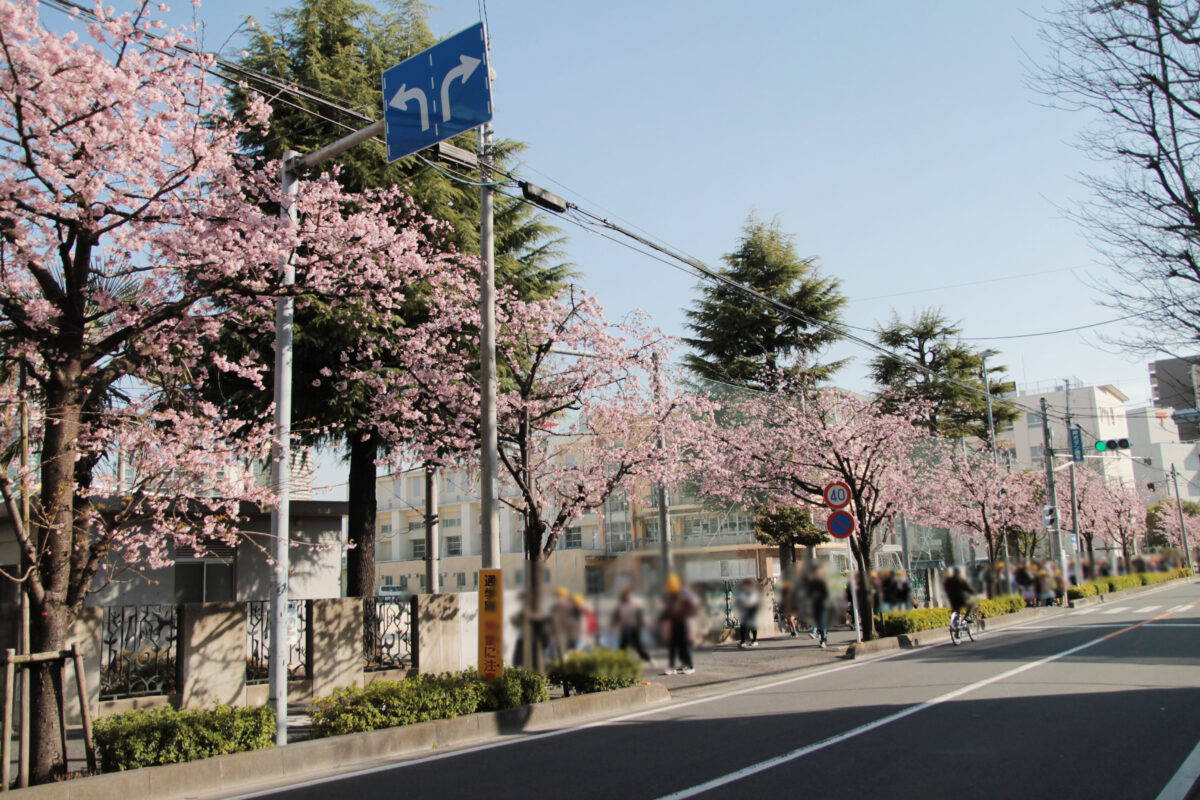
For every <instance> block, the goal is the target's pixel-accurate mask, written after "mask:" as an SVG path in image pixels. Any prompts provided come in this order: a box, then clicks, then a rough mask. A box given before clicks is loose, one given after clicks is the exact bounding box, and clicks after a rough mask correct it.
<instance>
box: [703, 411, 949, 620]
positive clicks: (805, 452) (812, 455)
mask: <svg viewBox="0 0 1200 800" xmlns="http://www.w3.org/2000/svg"><path fill="white" fill-rule="evenodd" d="M914 418H915V415H914V414H911V413H903V410H900V411H898V412H897V413H888V412H885V411H883V410H881V408H880V406H879V404H878V402H877V401H875V400H868V399H864V398H862V397H859V396H857V395H855V394H852V393H850V392H847V391H843V390H837V389H824V390H820V391H810V392H806V393H804V394H796V395H789V394H768V393H755V394H746V395H743V396H741V397H728V396H727V397H726V398H723V399H722V400H721V408H720V411H719V413H718V417H717V424H714V425H713V427H712V428H711V429H710V431H709V432H708V436H707V437H706V439H705V447H704V451H705V455H704V462H703V463H704V466H703V468H702V469H701V470H700V473H699V474H700V482H701V491H702V492H703V493H704V494H705V495H707V496H709V497H714V498H721V499H725V500H730V501H733V502H736V503H747V502H749V503H763V502H773V503H784V504H796V503H801V504H805V505H808V506H810V507H814V508H817V507H821V504H822V491H823V489H824V486H825V484H826V483H827V482H828V481H831V480H842V481H844V482H845V483H846V484H847V485H848V486H849V487H850V497H851V503H850V507H849V508H848V509H847V510H849V511H850V512H851V513H852V514H853V515H854V517H855V520H856V522H857V526H856V532H855V534H854V536H853V537H852V538H851V540H850V541H851V550H852V552H853V555H854V559H855V562H856V564H857V569H858V570H859V571H860V573H862V574H866V573H867V572H869V571H870V569H871V561H872V557H873V556H874V554H875V553H876V552H877V551H878V549H879V547H880V546H881V545H882V537H881V535H880V532H881V531H882V530H884V529H886V527H887V524H888V523H890V522H891V521H892V520H893V519H894V518H895V517H896V515H897V514H900V513H903V512H906V511H909V510H912V509H913V507H914V506H913V498H914V491H913V486H914V482H915V481H916V480H918V479H919V478H918V477H917V476H916V475H915V474H914V468H915V467H916V465H917V462H916V461H915V460H914V454H915V453H916V451H917V449H918V448H919V447H920V445H921V444H922V443H924V442H925V441H926V440H927V438H928V434H927V433H926V432H925V431H923V430H922V429H921V428H919V427H917V426H916V425H914V424H913V419H914ZM823 516H824V515H821V516H820V517H819V518H820V519H822V521H823ZM867 595H868V596H867V597H866V599H865V607H864V608H862V609H860V611H861V613H862V618H863V619H871V618H873V616H874V612H875V609H874V608H873V607H872V605H871V598H870V593H869V592H868V593H867ZM863 635H864V637H866V638H868V639H870V638H873V636H874V629H873V627H872V626H870V625H864V626H863Z"/></svg>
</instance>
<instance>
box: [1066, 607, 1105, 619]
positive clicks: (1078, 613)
mask: <svg viewBox="0 0 1200 800" xmlns="http://www.w3.org/2000/svg"><path fill="white" fill-rule="evenodd" d="M1099 610H1100V606H1088V607H1087V608H1081V609H1078V610H1075V611H1072V612H1071V616H1073V617H1082V616H1083V615H1084V614H1094V613H1095V612H1097V611H1099Z"/></svg>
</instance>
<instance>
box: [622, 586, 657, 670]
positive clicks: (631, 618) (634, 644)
mask: <svg viewBox="0 0 1200 800" xmlns="http://www.w3.org/2000/svg"><path fill="white" fill-rule="evenodd" d="M613 627H614V628H616V629H617V630H618V631H619V632H620V638H619V640H618V641H619V644H618V645H617V649H618V650H628V649H629V648H633V651H634V652H635V653H637V654H638V658H640V659H641V660H642V661H647V662H649V663H651V664H653V663H654V660H653V659H651V658H650V654H649V653H647V652H646V646H645V645H644V644H642V634H643V632H644V631H645V630H646V607H645V605H643V604H642V601H641V599H639V598H638V597H637V595H635V594H634V593H633V588H632V587H630V586H626V587H625V588H624V589H622V590H621V600H620V602H619V603H617V608H616V610H615V611H613Z"/></svg>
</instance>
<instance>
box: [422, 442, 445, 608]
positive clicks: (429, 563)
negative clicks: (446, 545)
mask: <svg viewBox="0 0 1200 800" xmlns="http://www.w3.org/2000/svg"><path fill="white" fill-rule="evenodd" d="M438 505H439V504H438V469H437V467H435V466H433V465H432V464H426V465H425V591H427V592H428V593H429V594H438V593H440V592H441V591H442V584H441V580H439V578H440V576H439V574H438V561H439V558H440V553H439V552H438V548H439V540H438V528H439V527H441V526H440V525H439V524H438V522H439V520H438Z"/></svg>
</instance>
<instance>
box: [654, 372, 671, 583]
mask: <svg viewBox="0 0 1200 800" xmlns="http://www.w3.org/2000/svg"><path fill="white" fill-rule="evenodd" d="M653 358H654V400H655V402H658V401H659V400H661V399H662V362H661V360H660V359H659V357H658V353H657V352H655V353H654V356H653ZM666 447H667V441H666V436H665V434H663V432H662V429H661V428H660V429H659V431H658V449H659V451H662V450H665V449H666ZM670 521H671V520H670V512H669V511H668V509H667V485H666V484H665V483H660V484H658V538H659V543H660V545H661V547H662V579H663V581H666V579H667V576H668V575H670V574H671V573H672V572H674V571H675V564H674V560H673V558H672V556H671V527H670Z"/></svg>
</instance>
